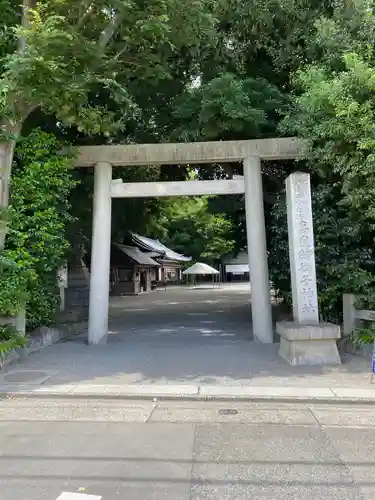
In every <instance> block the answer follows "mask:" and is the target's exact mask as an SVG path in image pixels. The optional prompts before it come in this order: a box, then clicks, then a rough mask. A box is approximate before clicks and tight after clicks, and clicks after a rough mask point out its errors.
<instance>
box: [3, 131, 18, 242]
mask: <svg viewBox="0 0 375 500" xmlns="http://www.w3.org/2000/svg"><path fill="white" fill-rule="evenodd" d="M15 143H16V141H15V140H10V141H6V142H0V211H5V210H6V209H7V208H8V205H9V187H10V176H11V171H12V162H13V155H14V148H15ZM0 218H4V214H1V213H0ZM1 222H2V221H1V220H0V251H1V250H3V249H4V245H5V235H6V224H4V223H1Z"/></svg>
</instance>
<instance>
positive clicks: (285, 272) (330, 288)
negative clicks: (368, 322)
mask: <svg viewBox="0 0 375 500" xmlns="http://www.w3.org/2000/svg"><path fill="white" fill-rule="evenodd" d="M321 182H322V181H321ZM343 199H344V198H343V197H342V195H341V192H340V189H339V188H338V187H337V186H335V185H334V184H328V183H325V184H323V183H321V184H318V185H317V186H316V187H314V188H313V189H312V205H313V219H314V236H315V258H316V275H317V286H318V297H319V308H320V314H321V316H322V319H323V320H325V321H333V322H341V319H342V294H343V293H354V294H356V295H361V296H364V297H365V299H366V302H367V303H368V304H369V305H371V304H375V302H374V297H373V293H372V291H371V288H372V287H373V285H374V283H375V273H374V269H375V262H374V253H373V249H372V246H371V242H370V241H367V238H368V233H367V232H366V231H365V230H364V229H363V227H361V226H360V225H359V224H357V225H355V223H354V222H353V219H352V218H350V217H349V215H348V210H347V207H346V206H345V205H344V204H343V203H342V202H343ZM271 220H272V225H271V238H272V245H271V246H272V248H273V249H274V250H273V251H272V252H271V253H270V256H269V261H270V279H271V281H272V282H273V283H274V286H275V289H277V290H278V294H279V296H280V297H282V298H283V299H284V300H285V301H286V302H287V303H288V304H291V302H292V298H291V284H290V265H289V250H288V229H287V214H286V203H285V194H283V195H281V196H280V199H279V201H278V203H276V204H275V205H274V207H273V209H272V211H271Z"/></svg>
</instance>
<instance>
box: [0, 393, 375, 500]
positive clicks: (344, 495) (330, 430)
mask: <svg viewBox="0 0 375 500" xmlns="http://www.w3.org/2000/svg"><path fill="white" fill-rule="evenodd" d="M374 431H375V413H374V408H373V407H372V406H363V407H360V406H353V407H344V406H340V407H333V406H329V405H326V406H312V405H309V406H306V405H298V404H295V405H280V404H278V405H273V404H250V403H247V404H246V403H242V404H234V403H233V404H228V403H182V402H181V403H158V402H154V403H152V402H136V401H135V402H125V401H110V400H108V401H103V400H102V401H97V402H95V401H90V400H80V399H77V400H63V399H60V400H49V399H41V400H38V399H24V400H19V399H15V400H12V399H11V400H0V461H1V463H0V498H1V500H57V499H58V500H113V499H117V498H121V499H124V500H167V499H168V500H189V499H191V500H211V499H212V500H214V499H215V500H224V499H225V500H227V499H233V500H242V499H243V500H245V499H246V500H249V499H270V500H271V499H272V500H283V499H288V500H297V499H298V500H301V499H303V500H310V499H311V500H316V499H324V500H329V499H335V500H337V499H340V500H349V499H350V500H370V499H371V500H372V499H373V498H374V494H375V432H374Z"/></svg>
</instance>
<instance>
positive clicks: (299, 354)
mask: <svg viewBox="0 0 375 500" xmlns="http://www.w3.org/2000/svg"><path fill="white" fill-rule="evenodd" d="M276 332H277V333H278V334H279V335H280V337H281V339H280V349H279V355H280V356H281V357H282V358H283V359H285V361H287V362H288V363H289V364H290V365H292V366H297V365H320V366H321V365H339V364H341V359H340V356H339V352H338V349H337V345H336V341H337V339H339V338H340V337H341V332H340V327H339V326H337V325H333V324H331V323H320V324H318V325H299V324H297V323H294V322H292V321H281V322H279V323H276Z"/></svg>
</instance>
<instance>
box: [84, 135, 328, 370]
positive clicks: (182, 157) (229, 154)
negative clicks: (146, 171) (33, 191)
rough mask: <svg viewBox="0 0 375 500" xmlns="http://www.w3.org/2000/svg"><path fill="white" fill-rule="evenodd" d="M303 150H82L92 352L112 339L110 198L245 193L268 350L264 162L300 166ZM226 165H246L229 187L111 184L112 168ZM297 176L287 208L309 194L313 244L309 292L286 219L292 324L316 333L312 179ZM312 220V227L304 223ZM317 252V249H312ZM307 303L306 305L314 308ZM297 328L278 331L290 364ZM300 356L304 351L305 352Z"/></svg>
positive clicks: (259, 318) (272, 144) (251, 143)
mask: <svg viewBox="0 0 375 500" xmlns="http://www.w3.org/2000/svg"><path fill="white" fill-rule="evenodd" d="M301 146H302V141H301V140H299V139H297V138H279V139H260V140H245V141H220V142H197V143H178V144H140V145H115V146H84V147H81V148H80V150H79V154H78V157H77V160H76V163H75V166H76V167H94V169H95V173H94V203H93V236H92V252H91V276H90V306H89V328H88V330H89V331H88V341H89V344H101V343H105V342H106V340H107V334H108V307H109V273H110V248H111V211H112V209H111V201H112V198H136V197H155V196H168V197H169V196H199V195H223V194H239V193H245V210H246V230H247V241H248V255H249V270H250V283H251V302H252V320H253V333H254V338H255V339H256V340H258V341H260V342H262V343H271V342H273V326H272V315H271V301H270V289H269V274H268V263H267V249H266V232H265V222H264V207H263V187H262V174H261V161H262V160H264V161H267V160H268V161H270V160H284V159H293V158H296V157H297V156H298V153H299V150H300V149H301ZM225 162H243V168H244V176H243V178H238V179H231V180H209V181H180V182H136V183H123V182H122V180H121V179H112V166H137V165H138V166H143V165H173V164H177V165H182V164H202V163H225ZM295 175H297V176H298V175H302V176H303V175H305V176H306V174H292V176H290V178H289V180H291V182H289V184H288V185H287V187H288V200H289V201H293V200H294V198H295V196H294V193H296V192H297V191H298V189H300V188H301V186H302V187H304V194H305V195H307V202H308V203H307V212H306V214H304V213H302V219H303V222H304V223H307V230H308V235H309V238H308V241H307V244H308V245H309V249H308V251H307V253H306V255H305V258H307V260H306V261H305V264H306V263H307V268H306V265H305V267H304V269H305V270H304V271H303V272H304V280H305V281H304V283H305V286H304V287H302V288H301V280H300V279H299V277H300V275H301V273H302V269H300V267H298V265H297V264H298V263H297V260H298V256H297V254H296V249H298V248H299V249H301V248H302V250H303V245H302V243H299V242H297V239H296V238H298V235H297V236H296V233H295V231H293V230H292V229H293V228H294V226H295V224H294V222H293V213H290V214H289V215H288V228H289V240H290V249H291V251H290V255H291V271H292V272H291V274H292V289H293V302H294V316H295V321H296V322H297V323H298V324H301V325H303V324H309V325H310V324H314V325H315V324H318V323H319V316H318V307H317V296H316V279H315V260H314V247H313V232H312V218H311V197H310V184H309V179H308V185H306V182H305V181H304V182H305V184H301V183H299V184H298V183H297V184H296V183H295V182H294V184H293V181H296V180H297V179H293V176H295ZM307 177H309V176H307ZM305 180H306V179H305ZM296 190H297V191H296ZM297 198H298V195H297ZM301 206H302V205H301ZM301 206H300V205H299V206H298V207H297V206H294V205H293V206H291V204H290V203H289V208H290V207H291V210H295V211H296V212H295V213H296V214H297V211H298V210H299V212H301ZM309 207H310V209H309ZM309 210H310V212H309ZM306 217H307V222H306V221H305V219H306ZM301 245H302V246H301ZM311 245H312V248H310V247H311ZM306 269H307V271H306ZM301 276H302V275H301ZM301 279H302V278H301ZM306 280H307V281H306ZM306 287H307V288H306ZM306 290H308V296H307V295H306ZM303 291H304V292H303ZM304 293H305V295H306V296H305V295H304ZM306 301H308V303H307V302H306ZM295 326H296V324H295V323H293V324H292V325H282V328H281V330H282V331H283V332H284V330H285V331H286V333H285V332H284V333H285V335H284V334H283V333H282V332H281V331H280V334H281V335H282V337H285V341H284V343H283V345H282V348H281V349H280V354H281V355H283V357H285V358H288V356H289V357H293V356H294V358H295V357H296V356H295V355H294V354H293V353H294V351H295V349H294V347H295V345H296V341H295V339H294V340H293V339H292V340H291V339H288V338H287V337H288V335H289V334H290V330H291V329H292V330H293V328H294V330H295ZM317 328H318V329H319V338H320V339H321V338H322V336H321V327H320V326H318V327H317ZM279 330H280V328H279ZM294 330H293V332H294ZM297 337H298V334H297ZM306 340H307V339H306ZM331 344H332V343H331ZM306 346H307V344H306ZM331 347H332V346H331ZM298 349H300V350H301V346H300V345H299V344H298ZM298 356H299V358H298V359H299V363H302V362H303V359H304V360H305V362H308V360H307V357H306V356H304V357H303V356H302V357H301V356H300V355H298ZM328 357H329V356H328ZM302 358H303V359H302ZM318 358H319V356H318V357H317V356H316V355H315V358H314V360H315V361H317V360H318V362H319V364H321V363H324V362H332V359H330V360H328V359H327V355H324V356H323V357H322V356H321V357H320V358H319V359H318ZM323 358H324V359H323ZM331 358H332V356H331ZM301 360H302V361H301ZM314 360H312V361H311V359H310V362H309V364H311V362H314ZM288 361H289V362H291V363H293V359H288ZM336 361H337V360H336ZM294 364H295V363H294Z"/></svg>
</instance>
